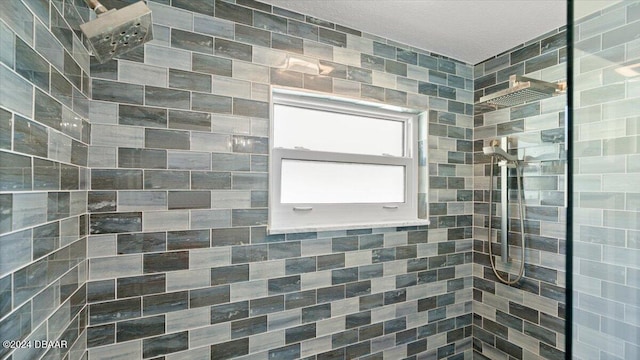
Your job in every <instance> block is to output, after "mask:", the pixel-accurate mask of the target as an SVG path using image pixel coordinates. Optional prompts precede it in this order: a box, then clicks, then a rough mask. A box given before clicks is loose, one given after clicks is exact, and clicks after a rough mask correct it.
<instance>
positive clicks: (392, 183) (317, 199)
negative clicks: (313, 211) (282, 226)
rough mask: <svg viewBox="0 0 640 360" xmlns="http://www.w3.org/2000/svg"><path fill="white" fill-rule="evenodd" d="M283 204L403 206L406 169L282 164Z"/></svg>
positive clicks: (305, 163) (343, 164) (346, 165)
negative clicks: (401, 204)
mask: <svg viewBox="0 0 640 360" xmlns="http://www.w3.org/2000/svg"><path fill="white" fill-rule="evenodd" d="M281 176H282V179H281V186H282V188H281V202H282V203H288V204H291V203H311V204H332V203H336V204H347V203H401V202H404V194H405V189H404V187H405V179H404V177H405V171H404V166H398V165H377V164H355V163H340V162H325V161H306V160H286V159H283V160H282V173H281Z"/></svg>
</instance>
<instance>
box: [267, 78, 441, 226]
mask: <svg viewBox="0 0 640 360" xmlns="http://www.w3.org/2000/svg"><path fill="white" fill-rule="evenodd" d="M276 104H279V105H288V106H295V107H303V108H307V109H313V110H320V111H330V112H341V113H345V114H353V115H363V116H368V117H373V118H379V119H382V120H392V121H401V122H403V124H404V127H403V128H404V149H403V150H404V151H403V154H404V156H389V155H386V154H384V155H383V154H380V155H361V154H348V153H337V152H327V151H314V150H308V149H304V148H302V147H300V148H294V149H289V148H276V147H274V132H275V127H274V122H275V119H274V106H275V105H276ZM270 110H271V114H270V146H269V155H270V156H269V221H268V232H269V233H270V234H282V233H288V232H308V231H329V230H341V229H356V228H368V227H393V226H412V225H426V224H428V223H429V221H428V219H419V218H418V121H419V117H420V116H422V115H423V114H422V113H421V112H420V111H417V110H414V109H406V108H401V107H397V106H390V105H386V104H378V103H372V102H366V101H360V100H353V99H346V98H339V97H335V96H332V95H327V94H320V93H314V92H301V91H297V90H289V89H283V88H275V87H272V91H271V109H270ZM283 159H290V160H303V161H305V160H306V161H327V162H344V163H358V164H380V165H399V166H403V167H404V168H405V184H404V186H405V196H404V198H405V201H404V202H395V203H340V204H336V203H313V204H309V203H296V204H291V203H286V204H285V203H282V202H281V200H280V199H281V171H282V160H283ZM424 180H426V179H423V181H424Z"/></svg>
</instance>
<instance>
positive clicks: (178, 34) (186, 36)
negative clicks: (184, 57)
mask: <svg viewBox="0 0 640 360" xmlns="http://www.w3.org/2000/svg"><path fill="white" fill-rule="evenodd" d="M171 47H174V48H179V49H184V50H190V51H197V52H202V53H207V54H212V53H213V37H211V36H207V35H202V34H197V33H193V32H189V31H183V30H180V29H171Z"/></svg>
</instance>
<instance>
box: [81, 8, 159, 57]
mask: <svg viewBox="0 0 640 360" xmlns="http://www.w3.org/2000/svg"><path fill="white" fill-rule="evenodd" d="M152 24H153V23H152V19H151V9H149V8H148V7H147V5H146V4H145V3H144V2H143V1H140V2H137V3H135V4H132V5H129V6H126V7H123V8H122V9H119V10H114V9H111V10H109V11H107V12H105V13H102V14H99V15H98V18H96V19H95V20H92V21H89V22H87V23H84V24H81V25H80V29H81V30H82V32H83V33H84V35H85V37H86V38H87V41H88V43H89V46H90V47H91V51H92V53H93V54H92V55H94V56H95V57H96V58H97V59H98V61H99V62H100V63H104V62H106V61H108V60H110V59H112V58H113V57H115V56H118V55H121V54H124V53H126V52H128V51H130V50H133V49H134V48H135V47H137V46H139V45H142V44H144V43H145V42H147V41H150V40H152V39H153V31H152V29H153V27H152Z"/></svg>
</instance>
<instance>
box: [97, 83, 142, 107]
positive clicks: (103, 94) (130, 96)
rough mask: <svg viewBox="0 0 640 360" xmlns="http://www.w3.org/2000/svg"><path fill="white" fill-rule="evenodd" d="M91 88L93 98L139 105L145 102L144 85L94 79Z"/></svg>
mask: <svg viewBox="0 0 640 360" xmlns="http://www.w3.org/2000/svg"><path fill="white" fill-rule="evenodd" d="M91 89H92V95H93V100H103V101H111V102H118V103H125V104H138V105H142V103H143V97H144V90H143V86H142V85H135V84H126V83H121V82H116V81H109V80H101V79H93V81H92V86H91Z"/></svg>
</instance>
